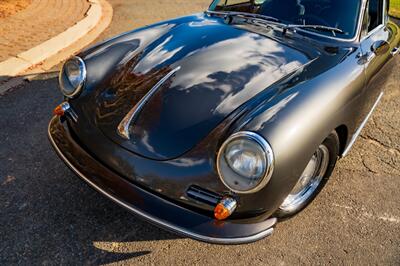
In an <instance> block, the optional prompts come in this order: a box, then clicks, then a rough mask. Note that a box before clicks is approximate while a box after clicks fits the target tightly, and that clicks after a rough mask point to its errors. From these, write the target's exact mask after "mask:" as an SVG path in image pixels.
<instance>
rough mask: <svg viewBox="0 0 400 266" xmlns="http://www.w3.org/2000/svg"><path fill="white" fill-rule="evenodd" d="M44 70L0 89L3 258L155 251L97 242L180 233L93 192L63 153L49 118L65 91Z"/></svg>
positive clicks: (61, 258) (79, 258)
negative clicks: (53, 140) (50, 135)
mask: <svg viewBox="0 0 400 266" xmlns="http://www.w3.org/2000/svg"><path fill="white" fill-rule="evenodd" d="M44 77H45V76H44ZM41 78H43V76H41ZM41 78H40V77H39V79H37V80H34V81H31V82H25V83H23V84H22V85H21V86H20V87H18V88H15V89H12V90H10V91H8V92H6V93H5V94H3V95H1V96H0V128H1V130H0V162H1V163H0V211H1V215H0V224H1V229H0V235H1V238H2V241H1V242H0V264H1V265H4V264H10V263H13V264H14V263H29V264H39V263H40V264H43V263H54V262H56V263H57V264H59V263H62V264H76V263H82V262H89V263H95V264H99V263H101V264H104V263H112V262H117V261H120V260H126V259H132V258H135V257H140V256H144V255H147V254H150V253H151V251H149V250H121V249H119V248H118V247H117V248H107V249H101V247H100V248H99V247H98V245H96V243H107V245H108V246H111V247H112V246H113V245H114V244H115V245H117V244H118V243H126V242H135V241H154V240H157V241H159V240H169V239H175V238H177V236H175V235H173V234H170V233H168V232H166V231H164V230H161V229H158V228H156V227H154V226H152V225H150V224H148V223H146V222H143V221H141V220H139V219H137V218H136V217H135V216H133V215H132V214H131V213H129V212H128V211H125V210H124V209H122V208H120V207H118V206H117V205H115V204H114V203H112V202H111V201H109V200H108V199H106V198H104V197H103V196H101V195H100V194H98V193H96V192H95V191H93V190H92V189H90V188H89V187H88V186H87V185H85V184H84V183H83V182H82V181H80V179H79V178H78V177H76V176H75V175H74V174H73V173H72V172H71V171H70V170H69V169H68V168H67V167H66V166H65V165H64V164H63V163H62V162H61V160H59V158H58V157H57V155H56V154H55V152H53V150H52V148H51V145H50V144H49V142H48V140H47V124H48V122H49V120H50V118H51V116H52V115H51V113H52V110H53V108H54V106H56V105H57V104H59V103H60V102H61V101H62V96H61V93H60V92H59V91H58V88H57V80H56V79H55V78H50V79H48V78H44V79H43V80H41Z"/></svg>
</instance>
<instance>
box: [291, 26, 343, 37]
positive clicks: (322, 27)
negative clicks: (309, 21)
mask: <svg viewBox="0 0 400 266" xmlns="http://www.w3.org/2000/svg"><path fill="white" fill-rule="evenodd" d="M290 29H313V30H317V31H329V32H332V34H333V35H334V36H335V37H336V33H340V34H344V33H345V32H344V31H343V30H341V29H338V28H335V27H329V26H324V25H302V24H289V25H287V26H285V28H284V30H285V31H284V33H286V31H287V30H290Z"/></svg>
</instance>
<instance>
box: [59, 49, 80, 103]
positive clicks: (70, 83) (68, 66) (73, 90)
mask: <svg viewBox="0 0 400 266" xmlns="http://www.w3.org/2000/svg"><path fill="white" fill-rule="evenodd" d="M85 79H86V67H85V63H84V62H83V60H82V59H80V58H79V57H73V58H71V59H69V60H68V61H66V62H65V64H64V66H63V69H62V71H61V74H60V87H61V91H62V93H63V94H64V95H65V96H67V97H70V98H71V97H73V96H75V95H77V94H78V93H79V92H80V90H81V89H82V87H83V84H84V82H85Z"/></svg>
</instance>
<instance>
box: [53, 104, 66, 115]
mask: <svg viewBox="0 0 400 266" xmlns="http://www.w3.org/2000/svg"><path fill="white" fill-rule="evenodd" d="M53 113H54V115H57V116H63V115H64V114H65V112H64V110H63V108H62V106H61V105H59V106H57V107H56V108H55V109H54V111H53Z"/></svg>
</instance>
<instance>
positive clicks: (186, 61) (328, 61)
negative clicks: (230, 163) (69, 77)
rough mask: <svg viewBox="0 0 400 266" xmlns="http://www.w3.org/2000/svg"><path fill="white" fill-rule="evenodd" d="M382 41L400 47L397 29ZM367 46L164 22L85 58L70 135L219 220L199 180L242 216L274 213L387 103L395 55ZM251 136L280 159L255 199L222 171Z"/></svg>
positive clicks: (212, 23)
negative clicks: (127, 120)
mask: <svg viewBox="0 0 400 266" xmlns="http://www.w3.org/2000/svg"><path fill="white" fill-rule="evenodd" d="M378 34H381V35H382V36H386V38H387V41H388V42H390V45H391V47H393V48H394V47H395V46H399V40H400V35H399V32H398V27H397V26H396V25H394V24H391V23H389V24H388V25H386V26H385V27H384V28H382V29H381V32H378ZM376 38H379V36H378V37H376ZM363 44H364V43H363V42H361V43H360V42H358V41H356V42H341V41H337V40H329V39H326V38H325V39H324V38H310V36H307V34H299V33H295V32H290V33H288V34H285V35H283V34H282V32H281V31H279V30H278V29H274V28H266V27H261V26H254V25H247V24H238V25H236V24H232V25H227V24H225V23H224V20H223V18H220V17H215V16H207V15H204V14H198V15H194V16H189V17H184V18H179V19H176V20H171V21H167V22H162V23H159V24H156V25H153V26H150V27H147V28H143V29H140V30H137V31H134V32H130V33H127V34H124V35H122V36H119V37H117V38H115V39H112V40H109V41H106V42H105V43H102V44H99V45H97V46H95V47H93V48H91V49H89V50H87V51H85V52H83V53H82V54H81V55H80V57H82V58H83V59H84V61H85V63H86V65H87V68H88V69H87V77H88V80H87V83H86V87H85V89H84V90H83V92H82V94H81V95H80V96H79V97H78V98H76V99H73V100H71V101H70V104H71V106H72V107H73V108H74V110H75V111H76V113H77V114H78V116H79V119H78V122H77V123H75V122H73V121H68V125H69V129H70V130H71V134H72V135H74V136H75V138H76V141H77V142H78V143H80V144H81V145H82V147H83V148H84V149H85V150H86V151H87V152H88V153H90V154H91V155H92V156H93V157H94V158H96V159H97V160H98V161H99V162H101V163H102V164H104V165H105V166H106V167H109V168H110V169H112V170H113V171H115V172H116V173H118V174H119V175H120V176H122V177H124V178H126V179H127V180H129V181H130V182H132V183H133V184H136V185H138V186H140V187H143V188H145V189H146V190H148V191H151V192H153V193H156V194H159V195H162V196H163V197H165V198H168V199H169V200H171V201H174V202H177V203H179V204H184V205H185V206H190V208H194V209H195V210H201V211H205V212H208V213H210V212H211V211H212V209H213V206H209V205H207V204H203V203H201V202H198V201H195V200H193V199H191V198H189V197H188V196H187V194H186V191H187V189H188V188H189V187H190V186H192V185H196V186H198V187H202V188H206V189H208V190H210V191H212V192H215V193H217V194H219V195H232V196H234V197H236V198H237V199H238V208H237V211H236V212H235V214H234V215H233V216H232V219H237V218H239V217H242V218H243V217H253V216H258V215H260V214H262V217H264V216H269V215H271V214H273V212H274V211H275V210H276V209H277V208H278V207H279V205H280V204H281V203H282V202H283V200H284V199H285V197H286V196H287V195H288V194H289V192H290V191H291V190H292V188H293V187H294V185H295V184H296V182H297V180H298V178H299V176H300V175H301V173H302V171H303V170H304V168H305V166H306V165H307V162H308V161H309V158H310V157H311V156H312V154H313V153H314V151H315V150H316V148H317V147H318V146H319V144H320V143H322V142H323V140H324V139H325V137H326V136H328V135H329V133H330V132H332V131H333V130H335V129H336V128H338V127H342V126H343V127H344V128H345V129H346V131H345V132H346V133H347V134H346V135H345V136H344V138H343V139H342V147H341V149H342V150H344V148H345V147H346V145H347V144H348V142H349V139H350V138H351V136H352V134H354V132H355V131H356V130H357V128H358V126H359V125H360V123H361V121H362V120H363V119H364V118H365V116H366V114H367V113H368V112H369V109H370V107H371V106H372V105H373V103H374V102H375V100H376V98H375V97H374V96H375V95H377V94H376V92H378V91H379V89H380V86H381V85H379V86H378V87H376V86H375V85H374V84H382V83H376V82H378V81H380V82H382V81H384V80H385V74H386V73H387V72H388V71H390V66H391V61H392V58H391V56H390V54H389V53H388V54H385V55H382V56H379V57H377V60H378V61H379V62H381V63H380V67H378V68H375V70H372V68H370V66H372V64H373V63H370V64H366V63H364V62H363V61H360V58H361V57H362V55H363V54H365V48H364V47H363ZM365 46H366V47H368V44H365ZM378 61H377V62H378ZM177 67H181V68H180V70H179V71H178V72H177V73H176V74H174V75H173V76H172V77H171V78H170V79H168V80H167V81H166V82H165V83H164V84H163V85H162V86H160V88H159V89H158V91H157V92H156V93H155V94H154V95H152V97H150V99H149V101H148V102H147V103H146V105H145V106H144V107H143V109H142V110H141V113H140V114H139V115H138V117H137V119H135V120H134V121H132V125H131V127H130V134H131V135H132V138H131V139H130V140H126V139H124V138H122V137H121V136H120V135H118V133H117V128H118V124H119V123H120V122H121V120H122V119H123V118H124V117H125V116H126V114H128V113H129V112H130V111H131V109H132V108H133V107H134V106H135V104H136V103H137V102H138V101H140V100H141V99H142V98H143V97H144V96H145V95H146V94H147V93H148V92H149V91H150V90H151V89H152V88H153V87H154V86H155V85H156V84H157V83H158V82H159V81H160V80H161V79H162V78H163V77H164V76H165V75H167V74H168V73H169V72H170V71H171V70H173V69H176V68H177ZM373 89H374V90H376V92H375V91H373ZM242 130H247V131H253V132H257V133H258V134H260V135H261V136H263V137H264V138H265V139H266V140H268V142H269V143H270V144H271V147H272V149H273V151H274V155H275V170H274V173H273V176H272V178H271V181H270V183H269V184H268V185H267V186H266V187H265V188H264V189H262V190H261V191H259V192H258V193H255V194H251V195H236V194H234V193H232V192H231V191H229V190H228V189H227V188H226V187H225V186H224V185H223V184H222V183H221V181H220V180H219V177H218V174H217V170H216V165H215V164H216V163H215V159H216V155H217V152H218V150H219V147H220V145H221V144H222V143H223V142H224V140H225V139H226V138H228V137H229V136H230V135H231V134H233V133H235V132H238V131H242Z"/></svg>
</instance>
